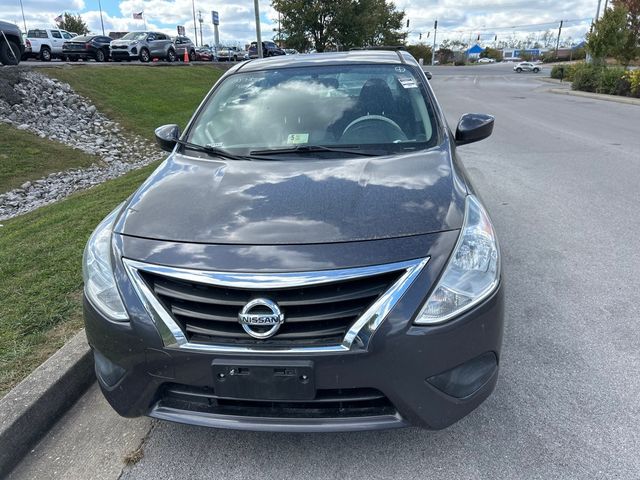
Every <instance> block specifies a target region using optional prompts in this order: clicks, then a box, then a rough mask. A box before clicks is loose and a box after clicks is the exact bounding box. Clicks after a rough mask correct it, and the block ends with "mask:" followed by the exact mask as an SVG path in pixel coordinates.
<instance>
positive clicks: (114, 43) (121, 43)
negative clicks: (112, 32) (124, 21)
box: [111, 40, 143, 45]
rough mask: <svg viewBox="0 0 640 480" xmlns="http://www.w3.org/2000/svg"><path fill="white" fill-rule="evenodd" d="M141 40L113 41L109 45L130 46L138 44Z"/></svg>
mask: <svg viewBox="0 0 640 480" xmlns="http://www.w3.org/2000/svg"><path fill="white" fill-rule="evenodd" d="M142 41H143V40H113V41H112V42H111V45H131V44H132V43H139V42H142Z"/></svg>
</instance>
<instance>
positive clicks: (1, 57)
mask: <svg viewBox="0 0 640 480" xmlns="http://www.w3.org/2000/svg"><path fill="white" fill-rule="evenodd" d="M3 40H4V39H3ZM0 63H2V65H18V64H19V63H20V47H18V45H16V44H15V43H14V42H12V41H11V40H9V44H7V42H2V44H1V45H0Z"/></svg>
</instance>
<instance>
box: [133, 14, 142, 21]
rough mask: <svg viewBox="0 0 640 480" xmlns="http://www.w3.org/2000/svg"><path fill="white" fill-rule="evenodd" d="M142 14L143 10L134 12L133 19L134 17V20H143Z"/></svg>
mask: <svg viewBox="0 0 640 480" xmlns="http://www.w3.org/2000/svg"><path fill="white" fill-rule="evenodd" d="M142 14H143V12H140V13H134V14H133V19H134V20H142Z"/></svg>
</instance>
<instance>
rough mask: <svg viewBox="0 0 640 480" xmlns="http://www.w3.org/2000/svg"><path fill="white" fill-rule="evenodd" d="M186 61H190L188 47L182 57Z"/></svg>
mask: <svg viewBox="0 0 640 480" xmlns="http://www.w3.org/2000/svg"><path fill="white" fill-rule="evenodd" d="M182 61H183V62H184V63H189V54H188V53H187V49H186V48H185V49H184V58H183V59H182Z"/></svg>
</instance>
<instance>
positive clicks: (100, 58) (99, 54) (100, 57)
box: [96, 50, 107, 62]
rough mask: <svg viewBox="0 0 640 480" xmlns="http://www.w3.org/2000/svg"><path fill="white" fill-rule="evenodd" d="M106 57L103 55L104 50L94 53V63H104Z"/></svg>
mask: <svg viewBox="0 0 640 480" xmlns="http://www.w3.org/2000/svg"><path fill="white" fill-rule="evenodd" d="M106 58H107V56H106V55H105V54H104V50H98V51H96V62H104V61H105V60H106Z"/></svg>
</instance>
